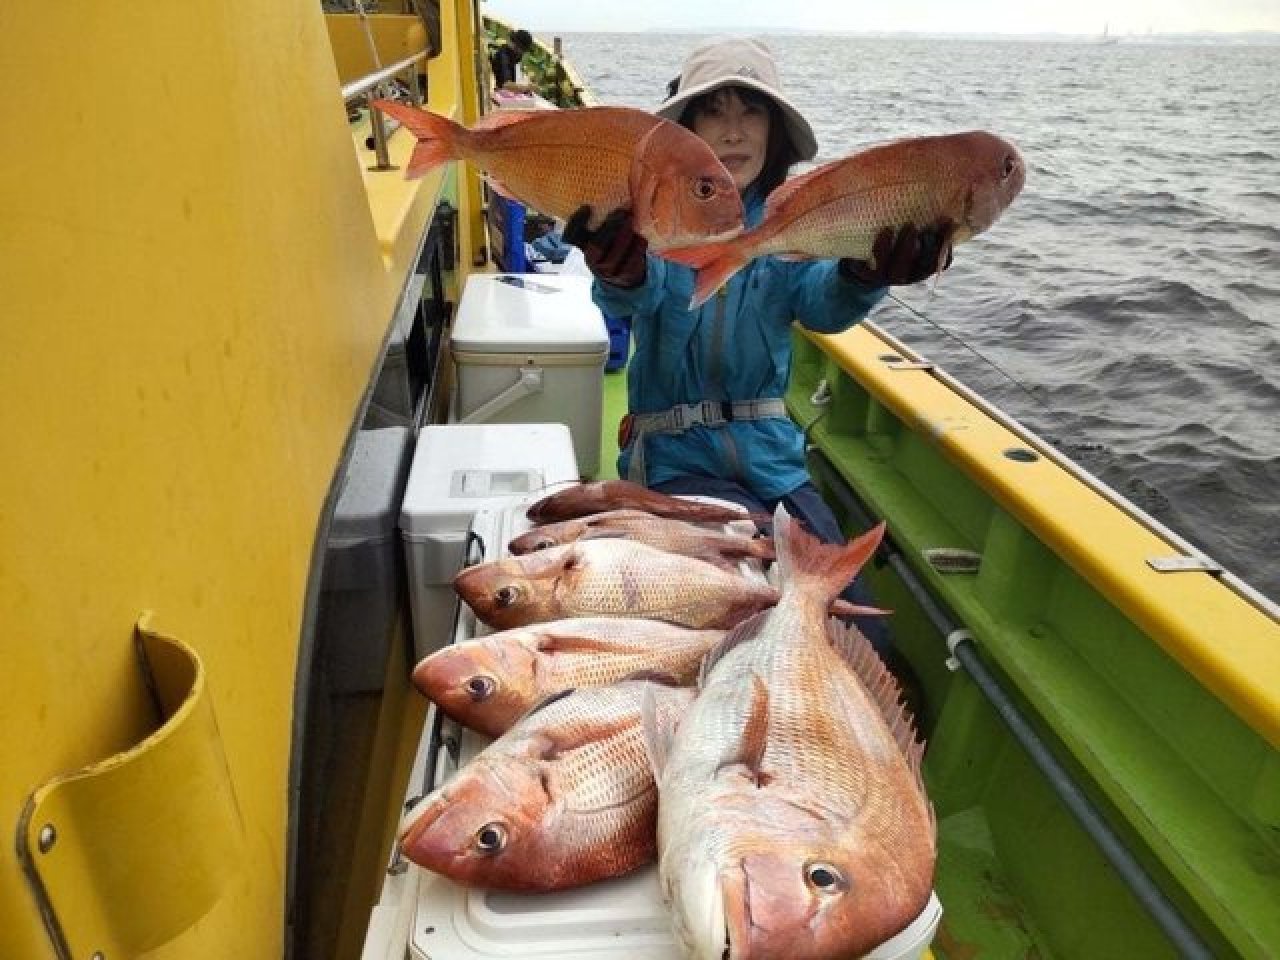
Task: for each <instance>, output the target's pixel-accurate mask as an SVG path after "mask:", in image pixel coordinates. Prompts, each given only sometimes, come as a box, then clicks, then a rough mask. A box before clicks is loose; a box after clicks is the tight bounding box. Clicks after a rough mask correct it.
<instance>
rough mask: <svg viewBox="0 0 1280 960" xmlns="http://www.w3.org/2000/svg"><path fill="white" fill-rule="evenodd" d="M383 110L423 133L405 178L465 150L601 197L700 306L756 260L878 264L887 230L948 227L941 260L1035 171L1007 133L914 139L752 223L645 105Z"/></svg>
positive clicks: (528, 195)
mask: <svg viewBox="0 0 1280 960" xmlns="http://www.w3.org/2000/svg"><path fill="white" fill-rule="evenodd" d="M374 106H375V107H376V108H378V109H380V110H382V111H383V112H385V113H386V114H388V115H390V116H392V117H394V118H396V119H397V120H399V121H400V122H401V123H402V124H404V126H405V127H406V128H408V129H409V130H410V131H411V132H412V133H413V134H414V135H415V136H416V137H417V138H418V144H417V146H416V147H415V148H414V152H413V155H412V157H411V159H410V161H409V164H408V168H407V170H406V176H409V177H414V176H421V175H422V174H424V173H426V172H427V171H429V170H431V169H433V168H434V167H436V166H439V165H440V164H442V163H446V162H448V161H450V160H456V159H465V160H467V161H469V162H471V163H473V164H474V165H475V166H477V167H478V168H480V169H481V170H483V171H485V172H486V173H487V174H488V176H489V178H490V183H491V184H492V185H493V186H494V189H495V190H497V191H498V192H499V193H502V194H504V195H506V196H510V197H512V198H514V199H517V200H519V201H521V202H522V203H525V204H527V205H528V206H531V207H533V208H534V209H536V210H539V211H541V212H542V213H545V214H548V215H550V216H553V217H559V218H561V219H565V218H568V217H569V216H570V214H572V213H573V212H574V211H576V210H577V209H579V208H580V207H581V206H583V205H584V204H586V205H590V207H591V209H592V217H593V219H592V221H591V222H590V223H589V224H588V226H589V227H591V228H595V227H597V226H599V225H600V223H601V222H602V221H603V219H604V217H605V215H607V214H608V213H609V212H610V211H612V210H617V209H624V208H625V209H629V210H630V211H631V215H632V225H633V228H634V229H635V231H636V232H637V233H639V234H640V235H642V236H643V237H645V239H646V240H647V241H648V243H649V245H650V247H651V248H652V249H653V250H654V251H655V252H657V253H660V254H661V255H663V256H665V257H668V258H670V259H673V260H676V261H678V262H681V263H685V264H687V265H689V266H692V267H694V268H695V269H696V270H697V271H698V277H697V280H696V282H695V288H694V296H693V302H692V306H695V307H696V306H698V305H699V304H701V303H702V302H704V301H705V300H706V299H707V298H708V297H710V296H711V295H712V294H713V293H715V291H716V290H717V289H719V288H720V287H721V286H722V285H723V284H724V283H725V282H726V281H727V280H728V279H729V277H731V276H732V275H733V274H734V273H736V272H737V271H738V270H740V269H741V268H742V267H743V266H745V265H746V263H747V262H748V261H749V260H750V259H751V258H752V257H757V256H761V255H764V254H778V255H781V256H784V257H788V258H792V259H795V258H809V257H831V258H837V257H851V258H854V259H859V260H873V259H874V253H873V245H874V242H875V238H876V236H877V234H879V233H880V231H881V230H882V229H884V228H885V227H893V228H901V227H905V226H907V225H913V226H915V227H916V228H917V229H942V230H943V231H944V233H945V236H944V242H943V244H942V249H941V250H940V252H939V262H938V266H939V269H941V267H942V266H943V265H944V264H945V263H946V261H947V256H948V255H949V253H950V250H951V248H952V247H953V246H955V245H956V244H959V243H963V242H964V241H966V240H969V239H971V238H973V237H975V236H977V235H978V234H980V233H982V232H983V231H984V230H986V229H988V228H989V227H990V226H991V225H992V224H993V223H995V221H996V220H997V219H998V218H999V217H1000V215H1001V214H1002V213H1003V212H1004V210H1005V209H1006V208H1007V207H1008V206H1009V204H1010V203H1012V202H1013V200H1014V198H1015V197H1016V196H1017V195H1018V193H1019V192H1020V191H1021V190H1022V187H1023V184H1024V182H1025V179H1026V166H1025V164H1024V162H1023V160H1022V157H1021V155H1020V154H1019V153H1018V150H1017V148H1016V147H1015V146H1014V145H1013V144H1011V143H1009V142H1008V141H1007V140H1005V139H1003V138H1002V137H999V136H996V135H995V134H992V133H988V132H986V131H981V130H973V131H968V132H964V133H954V134H945V135H942V136H930V137H913V138H906V139H902V140H897V141H894V142H891V143H886V144H881V145H878V146H875V147H871V148H870V149H867V150H863V151H860V152H858V153H855V154H853V155H851V156H848V157H844V158H842V159H839V160H835V161H833V162H831V163H828V164H825V165H823V166H820V167H817V168H815V169H813V170H811V171H809V172H808V173H805V174H803V175H801V176H797V177H792V178H791V179H789V180H787V181H786V182H785V183H783V184H782V185H781V186H779V187H778V188H777V189H775V190H774V191H773V192H772V193H771V194H770V195H769V197H768V198H767V199H766V203H765V213H764V219H763V221H762V222H761V223H760V224H759V225H758V226H756V227H754V228H753V229H750V230H746V231H745V232H744V231H743V227H744V223H743V207H742V202H741V199H740V197H739V195H738V191H737V189H736V188H735V187H734V183H733V178H732V177H731V176H730V175H729V173H728V171H727V170H725V168H724V166H723V164H721V162H720V160H719V159H718V158H717V157H716V155H715V153H714V152H713V151H712V150H711V148H710V147H709V146H708V145H707V144H706V143H705V142H704V141H703V140H702V139H701V138H700V137H698V136H697V135H696V134H694V133H692V132H691V131H689V130H687V129H685V128H684V127H682V126H680V125H679V124H675V123H672V122H670V121H669V120H664V119H662V118H661V117H657V116H654V115H653V114H650V113H646V112H644V111H642V110H635V109H632V108H629V107H586V108H582V109H576V110H549V111H546V110H525V111H518V110H511V111H500V112H496V113H490V114H488V115H487V116H485V117H483V118H482V119H481V120H479V121H478V122H477V123H476V124H474V125H473V126H472V127H471V128H469V129H468V128H467V127H464V126H462V125H461V124H458V123H455V122H454V121H453V120H451V119H449V118H448V117H442V116H439V115H438V114H433V113H431V112H429V111H426V110H420V109H418V108H416V107H412V106H409V105H408V104H403V103H398V102H396V101H390V100H378V101H375V102H374Z"/></svg>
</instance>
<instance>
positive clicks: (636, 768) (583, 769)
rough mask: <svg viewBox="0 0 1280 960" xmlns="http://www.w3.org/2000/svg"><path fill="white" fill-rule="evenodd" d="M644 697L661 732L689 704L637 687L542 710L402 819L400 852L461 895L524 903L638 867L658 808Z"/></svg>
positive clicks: (648, 853) (553, 702) (668, 691)
mask: <svg viewBox="0 0 1280 960" xmlns="http://www.w3.org/2000/svg"><path fill="white" fill-rule="evenodd" d="M646 690H649V691H651V696H652V697H654V698H655V699H656V702H657V704H658V706H657V710H658V712H659V714H660V715H661V716H662V718H663V719H664V720H666V721H667V722H675V719H676V718H677V717H678V716H679V714H680V713H681V712H682V711H684V710H685V709H687V708H688V705H689V702H690V701H691V700H692V699H693V691H692V689H690V688H682V689H677V688H674V687H666V686H662V685H658V684H651V683H648V682H644V681H628V682H625V683H619V684H614V685H611V686H607V687H598V688H593V689H587V690H577V691H571V692H567V693H566V694H564V695H561V696H559V697H556V698H552V699H549V700H548V701H546V702H545V703H544V704H543V705H542V706H540V707H538V708H536V709H535V710H533V711H531V712H530V713H529V714H528V715H527V716H525V717H524V719H522V720H521V721H520V722H519V723H518V724H516V725H515V726H514V727H513V728H512V729H511V730H510V731H509V732H508V733H506V734H504V735H503V736H502V737H500V738H499V739H497V740H495V741H494V742H493V743H492V744H490V745H489V746H488V747H486V748H485V749H484V750H483V751H481V753H480V754H478V755H477V756H476V757H475V759H473V760H472V761H471V762H470V763H469V764H467V766H465V767H464V768H463V769H462V770H460V771H459V772H458V774H457V775H456V776H455V777H454V778H453V779H452V780H450V781H449V782H448V783H446V784H445V785H444V786H443V787H441V788H440V789H438V790H436V791H435V792H434V793H432V794H430V795H428V796H427V797H425V798H424V799H423V800H422V802H421V803H420V804H419V805H418V806H417V807H415V808H414V809H413V810H411V811H410V812H409V814H408V817H407V819H406V822H405V825H404V826H403V828H402V829H401V833H400V849H401V851H402V852H403V853H404V855H405V856H406V857H407V858H408V859H410V860H412V861H413V862H414V863H417V864H419V865H420V866H423V867H426V868H427V869H429V870H434V871H435V872H436V873H440V874H443V875H445V876H447V877H449V878H450V879H452V880H454V881H456V882H458V883H462V884H465V885H467V886H474V887H486V888H492V889H500V890H518V891H526V892H535V891H549V890H563V889H566V888H568V887H576V886H581V885H582V884H586V883H591V882H593V881H596V880H603V879H605V878H607V877H614V876H618V875H619V874H622V873H626V872H627V871H629V870H633V869H635V868H636V867H638V866H641V865H642V864H645V863H648V862H649V861H651V860H652V859H653V854H654V818H655V816H656V813H657V800H658V798H657V791H656V789H655V788H654V783H653V774H652V771H651V769H650V767H649V764H648V762H647V761H646V759H645V754H644V745H643V742H642V736H641V732H640V699H641V695H642V693H643V692H644V691H646Z"/></svg>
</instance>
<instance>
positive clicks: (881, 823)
mask: <svg viewBox="0 0 1280 960" xmlns="http://www.w3.org/2000/svg"><path fill="white" fill-rule="evenodd" d="M881 533H882V528H877V529H876V530H873V531H871V532H870V533H869V534H866V535H864V536H863V537H861V538H859V539H858V540H856V541H854V542H853V543H851V544H849V545H848V546H846V547H831V546H824V545H822V544H820V543H819V542H818V541H817V540H816V539H814V538H813V537H811V536H809V534H807V533H805V532H804V531H803V530H802V529H801V528H800V527H799V525H798V524H796V523H794V522H793V521H792V520H791V519H790V518H789V517H787V516H786V514H785V512H784V511H783V510H782V508H781V507H780V508H779V514H778V516H777V519H776V521H775V526H774V536H775V538H776V540H777V546H778V563H779V566H780V567H781V571H782V579H783V584H784V586H783V596H782V600H781V601H779V603H778V605H777V606H776V607H774V608H773V610H771V611H769V612H767V613H762V614H760V615H758V616H756V617H753V618H752V619H751V620H749V621H747V622H745V623H743V624H742V625H740V626H739V627H737V628H736V629H735V630H733V631H732V632H731V633H730V634H729V635H728V636H726V637H725V639H724V641H723V642H722V643H721V645H720V646H719V647H718V648H717V649H716V650H713V651H712V652H711V653H710V654H708V655H707V659H706V661H705V662H704V664H703V668H702V676H701V679H700V689H699V693H698V698H697V700H695V701H694V705H693V707H692V708H691V709H690V710H689V712H688V713H687V714H686V715H685V716H684V717H682V718H681V720H680V722H679V726H678V728H677V729H676V730H675V732H674V734H673V733H672V732H671V730H670V727H666V728H664V727H663V725H662V722H661V720H660V719H659V718H658V716H657V714H656V712H654V711H649V710H646V715H645V737H646V742H647V743H648V745H649V750H650V755H651V757H652V759H653V762H654V766H655V769H656V771H657V782H658V787H659V801H660V802H659V814H658V855H659V870H660V875H661V882H662V885H663V889H664V892H665V894H666V896H667V898H668V900H669V902H670V905H671V910H672V918H673V927H674V931H675V934H676V937H677V939H678V940H679V941H680V943H681V944H682V945H683V946H684V948H685V951H686V954H687V956H688V957H691V958H696V960H845V958H849V957H859V956H862V955H863V954H864V953H866V952H867V951H869V950H871V949H872V948H874V947H875V946H877V945H879V944H880V943H883V942H884V941H885V940H887V939H889V938H890V937H892V936H894V935H896V934H897V933H899V932H901V931H902V930H903V929H904V928H905V927H906V926H907V925H908V924H909V923H910V922H911V921H912V920H914V919H915V918H916V917H917V916H918V915H919V914H920V911H921V910H923V909H924V906H925V904H926V903H927V901H928V899H929V895H930V891H931V889H932V885H933V871H934V863H935V859H936V849H935V825H934V819H933V810H932V807H931V806H930V804H929V801H928V798H927V797H926V796H925V792H924V787H923V784H922V782H921V779H920V757H921V751H922V750H923V747H922V746H921V745H920V744H918V743H917V742H916V741H915V739H914V735H913V733H912V729H911V723H910V721H909V719H908V718H907V717H906V716H905V715H904V712H903V708H902V707H901V706H900V705H899V703H898V691H897V685H896V683H895V682H894V681H893V679H892V677H891V675H890V674H889V673H888V672H887V671H886V670H885V668H884V666H883V664H882V663H881V661H880V659H879V658H878V657H877V656H876V654H875V652H874V651H873V650H872V649H871V646H870V644H869V643H867V641H866V639H865V638H864V637H862V635H861V634H859V633H858V632H857V631H856V630H854V629H846V628H844V627H841V626H839V625H838V624H837V623H836V622H835V621H832V620H830V619H829V618H828V616H827V612H826V607H827V603H828V601H829V600H830V598H831V597H833V596H835V595H836V593H838V592H839V591H840V590H841V589H842V588H843V587H844V585H845V584H846V583H847V582H848V581H849V580H850V579H852V578H853V576H854V575H855V574H856V573H857V571H858V569H859V567H861V566H862V564H863V563H864V562H865V561H866V559H867V558H868V557H870V556H871V554H872V552H873V551H874V549H875V546H876V543H877V541H878V540H879V538H880V536H881ZM647 707H648V704H646V708H647Z"/></svg>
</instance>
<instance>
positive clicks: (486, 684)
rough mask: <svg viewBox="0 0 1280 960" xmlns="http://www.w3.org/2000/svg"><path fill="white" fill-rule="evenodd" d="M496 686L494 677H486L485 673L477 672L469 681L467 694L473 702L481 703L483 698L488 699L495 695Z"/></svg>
mask: <svg viewBox="0 0 1280 960" xmlns="http://www.w3.org/2000/svg"><path fill="white" fill-rule="evenodd" d="M495 686H496V684H495V683H494V682H493V677H486V676H485V675H484V674H483V673H477V674H476V675H475V676H474V677H472V678H471V679H469V680H468V681H467V696H469V697H470V698H471V699H472V701H473V702H475V703H479V702H480V701H481V700H487V699H489V697H491V696H493V689H494V687H495Z"/></svg>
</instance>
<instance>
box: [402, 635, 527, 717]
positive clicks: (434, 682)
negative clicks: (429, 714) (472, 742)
mask: <svg viewBox="0 0 1280 960" xmlns="http://www.w3.org/2000/svg"><path fill="white" fill-rule="evenodd" d="M519 633H522V631H517V634H519ZM503 638H504V639H503V641H502V642H489V641H487V640H475V641H471V642H468V643H460V644H456V645H454V646H450V647H445V648H444V649H443V650H437V651H436V652H435V653H433V654H431V656H429V657H427V658H426V659H425V660H423V661H422V662H421V663H419V664H418V665H417V666H416V667H415V668H414V670H413V685H414V686H415V687H417V688H418V690H419V691H421V692H422V694H423V695H424V696H426V697H427V698H428V699H429V700H431V701H432V702H433V703H435V704H437V705H439V707H440V708H441V709H442V710H444V712H445V713H446V714H448V715H449V716H450V717H453V719H455V720H457V721H458V722H459V723H461V724H463V725H465V726H467V727H470V728H471V729H472V730H478V731H479V732H480V733H484V734H488V735H489V736H491V737H496V736H501V735H502V734H503V733H506V732H507V730H509V729H511V726H512V725H513V724H514V723H515V722H516V721H517V720H519V719H520V717H521V716H522V715H523V714H524V713H525V711H526V710H528V709H529V707H530V706H531V705H532V704H533V702H534V700H535V699H536V698H537V693H536V690H535V685H534V669H533V664H534V658H535V657H536V656H537V653H536V650H537V647H536V641H535V640H533V639H528V640H526V638H524V637H522V636H518V635H517V636H513V635H510V634H503Z"/></svg>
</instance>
